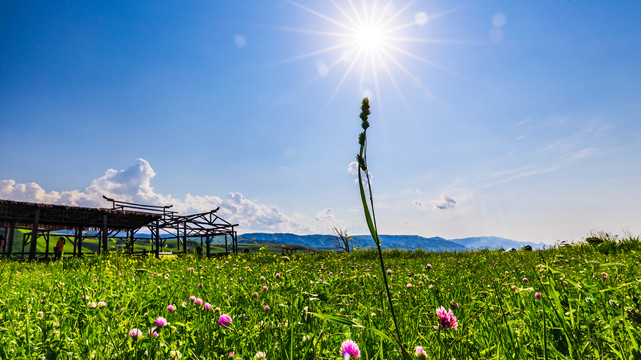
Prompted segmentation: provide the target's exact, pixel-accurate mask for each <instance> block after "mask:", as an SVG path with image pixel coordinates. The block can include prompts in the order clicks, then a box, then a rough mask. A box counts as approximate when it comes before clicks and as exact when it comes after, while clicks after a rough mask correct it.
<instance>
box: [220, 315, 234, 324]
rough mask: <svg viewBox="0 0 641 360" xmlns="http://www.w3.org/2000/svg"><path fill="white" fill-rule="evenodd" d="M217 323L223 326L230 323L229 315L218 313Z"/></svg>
mask: <svg viewBox="0 0 641 360" xmlns="http://www.w3.org/2000/svg"><path fill="white" fill-rule="evenodd" d="M218 325H220V326H224V327H227V326H229V325H231V316H229V315H227V314H222V315H220V317H219V318H218Z"/></svg>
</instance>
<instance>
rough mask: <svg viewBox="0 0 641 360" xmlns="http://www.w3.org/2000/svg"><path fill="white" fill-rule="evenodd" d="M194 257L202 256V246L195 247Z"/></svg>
mask: <svg viewBox="0 0 641 360" xmlns="http://www.w3.org/2000/svg"><path fill="white" fill-rule="evenodd" d="M196 255H198V257H201V256H203V248H202V246H200V245H198V246H196Z"/></svg>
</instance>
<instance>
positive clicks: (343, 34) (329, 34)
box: [277, 26, 350, 38]
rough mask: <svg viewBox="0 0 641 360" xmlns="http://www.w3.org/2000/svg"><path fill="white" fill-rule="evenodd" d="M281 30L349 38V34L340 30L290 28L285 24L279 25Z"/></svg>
mask: <svg viewBox="0 0 641 360" xmlns="http://www.w3.org/2000/svg"><path fill="white" fill-rule="evenodd" d="M277 29H279V30H283V31H287V32H295V33H301V34H310V35H324V36H332V37H341V38H349V37H350V35H349V34H345V33H338V32H328V31H318V30H306V29H296V28H288V27H284V26H279V27H277Z"/></svg>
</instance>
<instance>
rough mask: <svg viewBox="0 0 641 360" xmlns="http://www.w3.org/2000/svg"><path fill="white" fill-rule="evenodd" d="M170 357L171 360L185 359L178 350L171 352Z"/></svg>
mask: <svg viewBox="0 0 641 360" xmlns="http://www.w3.org/2000/svg"><path fill="white" fill-rule="evenodd" d="M169 356H170V358H171V359H176V360H177V359H180V358H182V357H183V356H182V354H181V353H180V351H178V350H172V351H170V352H169Z"/></svg>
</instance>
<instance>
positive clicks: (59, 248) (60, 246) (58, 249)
mask: <svg viewBox="0 0 641 360" xmlns="http://www.w3.org/2000/svg"><path fill="white" fill-rule="evenodd" d="M64 250H65V238H63V237H60V238H58V242H57V243H56V246H55V247H54V248H53V254H54V256H55V258H54V260H60V258H61V257H62V253H63V252H64Z"/></svg>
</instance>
